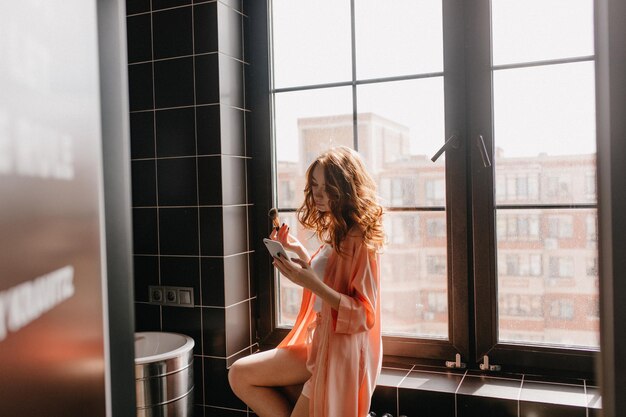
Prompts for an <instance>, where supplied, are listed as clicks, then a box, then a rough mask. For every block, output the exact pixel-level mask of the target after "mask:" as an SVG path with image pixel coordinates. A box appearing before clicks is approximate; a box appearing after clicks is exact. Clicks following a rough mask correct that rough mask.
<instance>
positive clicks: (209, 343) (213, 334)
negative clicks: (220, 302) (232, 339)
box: [202, 307, 226, 357]
mask: <svg viewBox="0 0 626 417" xmlns="http://www.w3.org/2000/svg"><path fill="white" fill-rule="evenodd" d="M202 327H203V328H202V335H203V337H204V355H207V356H218V357H225V356H226V313H225V310H224V309H223V308H214V307H203V308H202Z"/></svg>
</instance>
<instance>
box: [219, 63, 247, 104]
mask: <svg viewBox="0 0 626 417" xmlns="http://www.w3.org/2000/svg"><path fill="white" fill-rule="evenodd" d="M219 101H220V104H226V105H229V106H233V107H238V108H241V109H243V108H244V104H243V63H241V62H240V61H237V60H236V59H234V58H231V57H229V56H226V55H220V56H219Z"/></svg>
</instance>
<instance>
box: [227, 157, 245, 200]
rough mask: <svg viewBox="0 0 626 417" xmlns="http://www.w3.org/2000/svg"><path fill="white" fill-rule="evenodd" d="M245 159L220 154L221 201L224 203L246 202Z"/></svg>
mask: <svg viewBox="0 0 626 417" xmlns="http://www.w3.org/2000/svg"><path fill="white" fill-rule="evenodd" d="M246 191H247V190H246V160H245V159H244V158H239V157H231V156H222V202H223V204H224V205H232V204H245V203H246Z"/></svg>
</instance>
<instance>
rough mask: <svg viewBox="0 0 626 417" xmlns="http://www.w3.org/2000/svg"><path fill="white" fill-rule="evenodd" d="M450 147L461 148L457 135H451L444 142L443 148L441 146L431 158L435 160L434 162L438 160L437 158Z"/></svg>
mask: <svg viewBox="0 0 626 417" xmlns="http://www.w3.org/2000/svg"><path fill="white" fill-rule="evenodd" d="M449 148H452V149H459V138H458V137H457V136H456V135H452V136H450V137H449V138H448V139H447V140H446V142H445V143H444V144H443V146H442V147H441V148H439V150H438V151H437V153H435V154H434V155H433V157H432V158H430V160H431V161H433V162H435V161H437V159H439V157H440V156H441V154H442V153H444V152H445V151H447V150H448V149H449Z"/></svg>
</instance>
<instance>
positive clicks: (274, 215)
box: [267, 207, 280, 227]
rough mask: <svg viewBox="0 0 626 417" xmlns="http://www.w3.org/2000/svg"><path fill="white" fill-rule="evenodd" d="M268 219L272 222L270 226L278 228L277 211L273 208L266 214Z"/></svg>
mask: <svg viewBox="0 0 626 417" xmlns="http://www.w3.org/2000/svg"><path fill="white" fill-rule="evenodd" d="M267 215H268V216H269V218H270V219H271V220H272V224H273V225H274V227H280V220H279V219H278V210H276V208H275V207H272V208H271V209H270V211H269V212H268V213H267Z"/></svg>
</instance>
